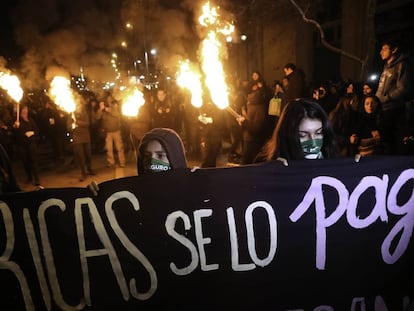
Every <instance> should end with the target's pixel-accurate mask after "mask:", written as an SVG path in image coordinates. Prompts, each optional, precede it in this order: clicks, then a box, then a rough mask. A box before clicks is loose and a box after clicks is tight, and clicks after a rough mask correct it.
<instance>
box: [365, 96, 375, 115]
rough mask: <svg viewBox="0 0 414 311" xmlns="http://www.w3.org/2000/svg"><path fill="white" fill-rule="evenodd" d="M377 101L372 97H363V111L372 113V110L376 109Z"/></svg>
mask: <svg viewBox="0 0 414 311" xmlns="http://www.w3.org/2000/svg"><path fill="white" fill-rule="evenodd" d="M377 106H378V104H377V102H376V101H375V100H374V99H373V98H372V97H367V98H365V101H364V109H365V112H366V113H368V114H371V113H374V111H375V110H376V109H377Z"/></svg>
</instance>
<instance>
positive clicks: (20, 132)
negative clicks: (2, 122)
mask: <svg viewBox="0 0 414 311" xmlns="http://www.w3.org/2000/svg"><path fill="white" fill-rule="evenodd" d="M13 127H14V129H15V134H16V141H17V148H18V150H19V154H20V157H21V160H22V162H23V167H24V171H25V173H26V176H27V182H28V183H32V182H33V184H34V185H35V186H40V179H39V169H38V163H37V143H38V142H37V139H38V137H39V127H38V126H37V124H36V122H35V120H34V119H33V118H32V117H31V116H30V115H29V108H28V107H27V105H23V106H22V107H21V109H20V118H19V121H16V122H15V123H14V126H13ZM33 179H34V180H33Z"/></svg>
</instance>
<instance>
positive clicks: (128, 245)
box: [105, 191, 158, 300]
mask: <svg viewBox="0 0 414 311" xmlns="http://www.w3.org/2000/svg"><path fill="white" fill-rule="evenodd" d="M120 199H127V200H128V201H129V202H131V204H132V206H133V207H134V209H135V210H136V211H138V210H139V201H138V199H137V198H136V197H135V195H134V194H132V193H131V192H129V191H119V192H116V193H114V194H112V195H111V196H110V197H109V198H108V200H106V202H105V211H106V215H107V216H108V220H109V222H110V224H111V226H112V229H113V230H114V232H115V234H116V236H117V237H118V238H119V240H120V241H121V243H122V245H123V246H124V247H125V249H126V250H127V251H128V252H129V253H130V254H131V255H133V256H134V257H135V258H136V259H138V261H140V262H141V263H142V265H143V266H144V267H145V269H146V270H147V271H148V274H149V275H150V280H151V285H150V288H149V290H148V292H146V293H139V292H138V290H137V287H136V281H135V279H131V280H130V288H131V293H132V296H134V297H135V298H137V299H139V300H146V299H149V298H151V296H152V295H154V293H155V291H156V290H157V286H158V285H157V283H158V281H157V273H156V272H155V269H154V267H153V266H152V265H151V263H150V261H149V260H148V259H147V257H145V255H144V254H143V253H142V252H141V251H140V250H139V249H138V248H137V247H136V246H135V245H134V244H133V243H132V242H131V240H130V239H128V237H127V235H126V234H125V233H124V231H123V230H122V229H121V227H120V226H119V223H118V221H117V219H116V217H115V213H114V211H113V209H112V205H113V203H114V202H115V201H117V200H120Z"/></svg>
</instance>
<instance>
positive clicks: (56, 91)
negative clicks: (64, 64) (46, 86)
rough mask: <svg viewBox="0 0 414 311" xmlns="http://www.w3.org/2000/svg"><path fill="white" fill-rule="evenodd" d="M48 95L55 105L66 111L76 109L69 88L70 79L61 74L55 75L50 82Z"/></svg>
mask: <svg viewBox="0 0 414 311" xmlns="http://www.w3.org/2000/svg"><path fill="white" fill-rule="evenodd" d="M49 95H50V96H51V98H52V99H53V101H54V102H55V104H56V105H58V106H59V107H60V108H61V109H62V110H64V111H66V112H68V113H72V114H73V113H74V112H75V110H76V101H75V97H74V95H73V93H72V89H71V88H70V81H69V80H68V79H66V78H65V77H62V76H55V77H54V78H53V80H52V82H51V83H50V90H49Z"/></svg>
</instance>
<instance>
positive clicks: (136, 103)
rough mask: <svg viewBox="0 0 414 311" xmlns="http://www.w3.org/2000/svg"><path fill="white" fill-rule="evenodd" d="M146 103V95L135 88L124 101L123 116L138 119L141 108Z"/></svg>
mask: <svg viewBox="0 0 414 311" xmlns="http://www.w3.org/2000/svg"><path fill="white" fill-rule="evenodd" d="M144 103H145V99H144V94H143V93H142V92H141V91H140V90H138V89H137V88H134V89H133V90H132V92H131V93H130V94H128V95H127V96H126V97H125V99H124V100H123V104H122V114H123V115H124V116H127V117H136V116H137V115H138V113H139V108H141V106H142V105H144Z"/></svg>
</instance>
